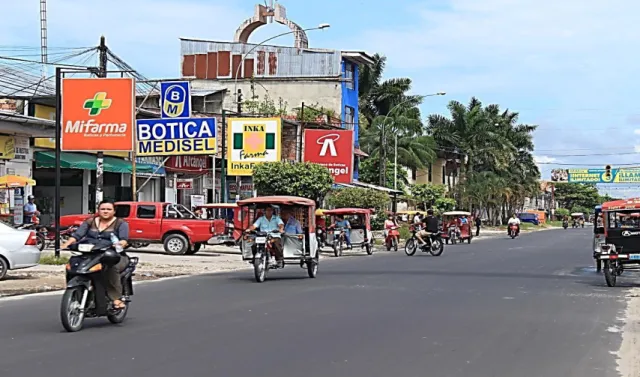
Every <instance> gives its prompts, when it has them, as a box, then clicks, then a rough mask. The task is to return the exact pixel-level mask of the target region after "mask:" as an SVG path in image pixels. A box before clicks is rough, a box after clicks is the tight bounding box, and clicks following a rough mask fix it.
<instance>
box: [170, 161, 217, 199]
mask: <svg viewBox="0 0 640 377" xmlns="http://www.w3.org/2000/svg"><path fill="white" fill-rule="evenodd" d="M211 160H212V158H211V157H210V156H206V155H194V156H171V157H169V159H168V160H167V161H166V162H165V164H164V167H165V170H166V171H167V174H168V175H170V179H171V181H172V182H171V183H170V184H169V185H168V187H169V190H174V192H175V201H176V202H177V203H179V204H182V205H184V206H185V207H187V208H191V207H192V206H194V205H199V204H203V203H207V202H210V201H212V200H210V198H209V197H208V196H209V189H208V188H207V186H208V185H207V183H209V182H210V180H211V175H212V171H211V166H212V165H211ZM167 197H168V195H167ZM167 200H168V199H167Z"/></svg>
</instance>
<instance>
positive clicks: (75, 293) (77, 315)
mask: <svg viewBox="0 0 640 377" xmlns="http://www.w3.org/2000/svg"><path fill="white" fill-rule="evenodd" d="M83 293H84V288H83V287H74V288H68V289H67V290H66V291H64V294H63V295H62V301H61V302H60V320H61V321H62V326H63V327H64V329H65V330H67V331H68V332H76V331H80V330H82V326H83V325H84V310H83V308H81V307H80V305H81V303H82V295H83ZM81 309H82V310H81Z"/></svg>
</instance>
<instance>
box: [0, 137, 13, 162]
mask: <svg viewBox="0 0 640 377" xmlns="http://www.w3.org/2000/svg"><path fill="white" fill-rule="evenodd" d="M14 158H16V139H15V138H14V137H13V136H4V135H2V136H0V159H3V160H12V159H14Z"/></svg>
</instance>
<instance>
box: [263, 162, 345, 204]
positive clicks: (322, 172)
mask: <svg viewBox="0 0 640 377" xmlns="http://www.w3.org/2000/svg"><path fill="white" fill-rule="evenodd" d="M253 184H254V187H255V188H256V191H258V195H260V196H269V195H291V196H299V197H302V198H308V199H313V200H315V201H316V202H318V203H320V202H322V200H323V199H324V197H325V195H326V194H327V193H328V192H329V190H331V186H332V185H333V176H332V175H331V173H330V172H329V169H327V168H326V167H324V166H321V165H318V164H312V163H309V162H300V163H295V164H292V163H289V162H285V161H280V162H267V163H263V164H259V165H256V167H255V168H254V169H253Z"/></svg>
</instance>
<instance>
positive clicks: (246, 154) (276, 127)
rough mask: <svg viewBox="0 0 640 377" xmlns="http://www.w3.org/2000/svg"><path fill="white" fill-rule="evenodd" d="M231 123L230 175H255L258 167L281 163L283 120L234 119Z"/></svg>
mask: <svg viewBox="0 0 640 377" xmlns="http://www.w3.org/2000/svg"><path fill="white" fill-rule="evenodd" d="M227 122H228V124H229V133H228V138H229V139H228V142H227V145H228V147H227V149H228V153H227V161H228V162H227V168H228V174H229V175H235V176H238V175H244V176H247V175H252V174H253V168H254V167H255V166H256V164H261V163H264V162H276V161H280V159H281V152H282V148H281V140H280V138H281V134H282V131H281V130H282V120H281V119H280V118H231V119H229V120H227Z"/></svg>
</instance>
